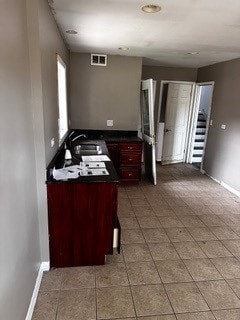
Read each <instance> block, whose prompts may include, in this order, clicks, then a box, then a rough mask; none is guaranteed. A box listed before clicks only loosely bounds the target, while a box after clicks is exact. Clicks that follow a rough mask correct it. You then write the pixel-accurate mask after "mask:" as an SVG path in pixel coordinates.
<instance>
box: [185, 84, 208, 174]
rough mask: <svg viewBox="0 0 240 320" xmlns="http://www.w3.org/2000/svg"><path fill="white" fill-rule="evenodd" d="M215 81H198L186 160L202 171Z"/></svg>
mask: <svg viewBox="0 0 240 320" xmlns="http://www.w3.org/2000/svg"><path fill="white" fill-rule="evenodd" d="M213 90H214V82H205V83H196V87H195V99H194V104H193V110H192V117H191V118H192V119H191V123H190V128H189V141H188V150H187V159H186V162H187V163H190V164H193V165H194V166H196V167H197V168H199V169H200V171H202V167H203V160H204V155H205V148H206V143H207V135H208V129H209V126H210V125H211V121H210V116H211V106H212V96H213Z"/></svg>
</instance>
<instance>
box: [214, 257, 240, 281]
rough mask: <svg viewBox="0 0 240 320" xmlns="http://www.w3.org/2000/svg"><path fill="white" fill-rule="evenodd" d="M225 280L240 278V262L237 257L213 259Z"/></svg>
mask: <svg viewBox="0 0 240 320" xmlns="http://www.w3.org/2000/svg"><path fill="white" fill-rule="evenodd" d="M211 261H212V262H213V264H214V265H215V267H216V268H217V269H218V271H219V272H220V273H221V275H222V276H223V277H224V278H225V279H233V278H240V262H239V260H237V259H236V258H235V257H224V258H215V259H211Z"/></svg>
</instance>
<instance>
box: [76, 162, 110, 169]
mask: <svg viewBox="0 0 240 320" xmlns="http://www.w3.org/2000/svg"><path fill="white" fill-rule="evenodd" d="M79 166H80V168H81V169H85V168H96V169H97V168H106V164H105V162H99V161H98V162H95V161H85V162H80V164H79Z"/></svg>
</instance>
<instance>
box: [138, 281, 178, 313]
mask: <svg viewBox="0 0 240 320" xmlns="http://www.w3.org/2000/svg"><path fill="white" fill-rule="evenodd" d="M132 294H133V301H134V305H135V308H136V313H137V316H150V315H161V314H171V313H173V311H172V308H171V305H170V303H169V300H168V298H167V295H166V293H165V291H164V288H163V286H162V285H145V286H133V287H132Z"/></svg>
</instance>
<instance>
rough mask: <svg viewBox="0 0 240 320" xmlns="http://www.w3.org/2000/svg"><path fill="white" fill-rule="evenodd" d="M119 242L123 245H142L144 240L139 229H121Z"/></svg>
mask: <svg viewBox="0 0 240 320" xmlns="http://www.w3.org/2000/svg"><path fill="white" fill-rule="evenodd" d="M121 242H122V243H123V244H130V243H144V242H145V239H144V237H143V234H142V231H141V230H140V229H123V230H122V234H121Z"/></svg>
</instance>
